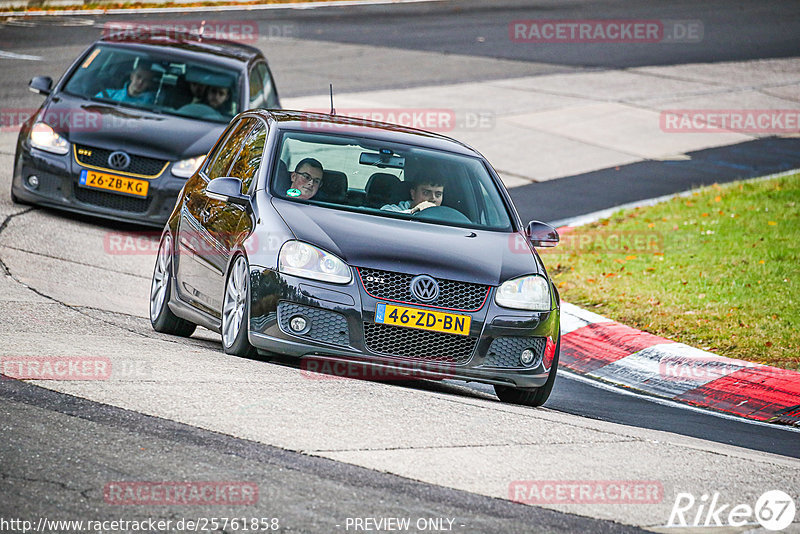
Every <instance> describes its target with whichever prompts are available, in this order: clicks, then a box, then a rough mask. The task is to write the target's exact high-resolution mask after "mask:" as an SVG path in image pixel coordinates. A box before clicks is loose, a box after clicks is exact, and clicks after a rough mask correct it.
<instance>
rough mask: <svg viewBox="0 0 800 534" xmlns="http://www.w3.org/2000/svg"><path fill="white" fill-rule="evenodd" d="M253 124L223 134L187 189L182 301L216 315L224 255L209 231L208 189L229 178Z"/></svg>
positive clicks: (248, 122) (182, 237)
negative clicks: (217, 283) (220, 263)
mask: <svg viewBox="0 0 800 534" xmlns="http://www.w3.org/2000/svg"><path fill="white" fill-rule="evenodd" d="M254 124H255V123H254V122H253V121H252V119H242V120H239V121H238V122H236V123H234V124H232V125H231V126H230V127H229V128H228V130H227V131H226V133H225V134H223V139H224V140H223V141H222V142H220V143H219V144H218V145H217V146H216V147H215V148H214V150H213V151H212V153H211V154H210V155H209V158H208V161H207V162H206V164H205V165H204V166H203V169H202V170H201V171H200V172H199V173H197V174H196V175H195V177H194V178H191V179H190V180H191V182H190V183H187V187H186V188H184V198H183V203H182V206H181V215H180V223H179V227H178V236H177V243H178V256H179V262H178V273H177V276H178V280H179V283H178V287H179V294H180V297H181V300H184V301H186V302H189V303H190V304H192V305H194V306H195V307H198V308H200V309H202V310H203V311H205V312H208V313H211V314H213V315H216V311H215V310H216V307H215V300H219V297H218V296H216V295H214V294H213V292H212V291H211V290H210V288H211V287H212V286H213V284H214V280H216V279H217V278H219V273H218V272H217V267H216V261H214V260H215V256H219V255H220V254H222V253H223V251H221V250H220V249H219V248H218V247H216V246H215V244H214V243H215V240H214V239H213V238H212V237H211V236H210V235H209V234H208V230H206V224H207V222H208V219H209V209H210V206H209V198H208V196H207V195H206V186H207V185H208V182H210V181H211V180H213V179H214V178H217V177H219V176H227V172H228V170H229V169H230V168H231V165H232V163H233V161H234V159H235V158H236V155H237V154H238V151H239V149H240V147H241V144H242V142H243V141H244V139H245V138H246V137H247V134H248V133H249V132H250V130H251V129H252V128H253V126H254ZM190 185H191V187H188V186H190Z"/></svg>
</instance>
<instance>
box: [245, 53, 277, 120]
mask: <svg viewBox="0 0 800 534" xmlns="http://www.w3.org/2000/svg"><path fill="white" fill-rule="evenodd" d="M277 106H278V93H277V92H276V91H275V84H274V83H272V76H270V74H269V69H268V68H267V65H266V64H265V63H256V64H255V65H254V66H253V68H252V69H250V102H249V108H250V109H253V108H274V107H277Z"/></svg>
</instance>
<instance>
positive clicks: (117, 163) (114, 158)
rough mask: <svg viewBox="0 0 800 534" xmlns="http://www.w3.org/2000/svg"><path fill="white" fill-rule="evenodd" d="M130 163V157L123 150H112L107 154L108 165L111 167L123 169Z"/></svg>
mask: <svg viewBox="0 0 800 534" xmlns="http://www.w3.org/2000/svg"><path fill="white" fill-rule="evenodd" d="M130 164H131V157H130V156H129V155H127V154H126V153H125V152H121V151H119V150H118V151H116V152H112V153H111V154H110V155H109V156H108V165H109V166H110V167H111V168H112V169H118V170H123V169H127V168H128V165H130Z"/></svg>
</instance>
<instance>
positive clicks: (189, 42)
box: [98, 32, 262, 61]
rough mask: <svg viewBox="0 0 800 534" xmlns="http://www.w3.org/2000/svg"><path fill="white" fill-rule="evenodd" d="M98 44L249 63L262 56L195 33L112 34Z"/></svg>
mask: <svg viewBox="0 0 800 534" xmlns="http://www.w3.org/2000/svg"><path fill="white" fill-rule="evenodd" d="M98 42H101V43H108V44H120V45H130V46H136V45H144V46H163V47H166V48H173V49H179V50H186V51H188V52H195V53H204V54H211V55H215V56H220V57H224V58H227V59H238V60H240V61H247V60H249V59H251V58H253V57H257V56H261V55H262V54H261V50H259V49H258V48H255V47H253V46H249V45H246V44H244V43H237V42H234V41H226V40H223V39H211V38H203V37H200V36H199V35H197V34H194V33H184V32H170V33H169V35H164V34H162V33H156V32H149V33H148V32H141V33H139V32H136V33H131V34H126V33H119V34H112V35H107V36H105V37H103V38H102V39H99V40H98Z"/></svg>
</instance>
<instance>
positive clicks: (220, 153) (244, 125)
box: [206, 118, 259, 180]
mask: <svg viewBox="0 0 800 534" xmlns="http://www.w3.org/2000/svg"><path fill="white" fill-rule="evenodd" d="M258 122H259V121H258V120H256V119H252V118H246V119H242V120H240V121H239V122H238V123H236V124H235V125H233V126H232V127H231V128H229V129H228V135H227V136H226V137H225V141H224V142H223V143H219V145H217V148H216V150H215V151H214V152H213V153H212V154H211V155H210V156H209V158H208V164H207V166H206V174H207V175H208V177H209V178H210V179H212V180H213V179H214V178H219V177H220V176H229V174H228V170H229V169H230V168H231V163H232V162H233V160H234V158H235V157H236V156H237V155H238V154H239V150H240V149H241V147H242V145H243V144H244V140H245V139H247V135H248V134H249V133H250V130H252V129H253V127H254V126H255V125H256V124H257V123H258Z"/></svg>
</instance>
